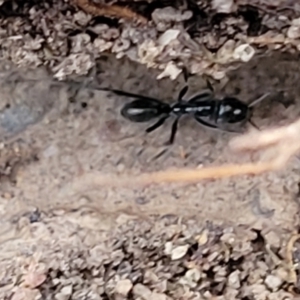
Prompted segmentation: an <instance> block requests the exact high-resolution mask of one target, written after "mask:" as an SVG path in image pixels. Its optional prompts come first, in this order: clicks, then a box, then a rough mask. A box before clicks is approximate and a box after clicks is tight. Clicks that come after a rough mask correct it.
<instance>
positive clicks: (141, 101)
mask: <svg viewBox="0 0 300 300" xmlns="http://www.w3.org/2000/svg"><path fill="white" fill-rule="evenodd" d="M207 84H208V89H206V90H203V91H202V92H201V93H199V94H197V95H195V96H193V97H191V98H190V99H188V100H184V99H183V97H184V96H185V94H186V93H187V91H188V86H185V87H183V88H182V89H181V91H180V92H179V95H178V97H177V101H176V102H175V103H174V104H171V105H170V104H167V103H165V102H163V101H161V100H158V99H155V98H151V97H147V96H143V95H139V94H133V93H129V92H125V91H121V90H115V89H109V88H101V90H103V91H110V92H114V93H115V94H117V95H120V96H126V97H131V98H136V100H134V101H132V102H130V103H127V104H125V105H124V106H123V108H122V109H121V115H122V116H123V117H124V118H126V119H128V120H130V121H132V122H148V121H151V120H153V119H157V118H159V117H160V118H159V119H158V121H157V122H156V123H154V124H153V125H152V126H150V127H149V128H147V129H146V132H147V133H149V132H152V131H154V130H156V129H157V128H159V127H160V126H162V125H163V124H164V122H165V121H166V120H167V119H168V118H169V117H170V116H171V115H174V116H175V121H174V122H173V125H172V130H171V136H170V140H169V143H170V144H173V142H174V140H175V135H176V132H177V128H178V122H179V119H180V118H181V117H182V116H183V115H191V116H192V117H194V119H195V120H196V121H197V122H199V123H200V124H202V125H204V126H206V127H210V128H215V129H220V130H223V131H227V132H239V131H237V130H232V129H228V128H224V126H226V125H228V124H233V123H246V122H249V123H251V124H252V126H254V127H255V128H257V126H256V125H255V124H254V123H253V122H252V121H251V120H250V119H251V117H252V113H253V106H254V105H256V104H257V103H258V102H260V101H262V100H263V99H265V98H266V96H267V95H268V94H265V95H263V96H262V97H260V98H258V99H257V100H255V101H253V102H252V103H251V104H249V105H247V104H246V103H243V102H242V101H240V100H239V99H237V98H235V97H228V96H226V97H224V98H223V99H216V98H214V96H213V92H214V90H213V87H212V85H211V84H210V82H209V81H207ZM205 118H207V119H208V121H206V120H205ZM257 129H258V128H257Z"/></svg>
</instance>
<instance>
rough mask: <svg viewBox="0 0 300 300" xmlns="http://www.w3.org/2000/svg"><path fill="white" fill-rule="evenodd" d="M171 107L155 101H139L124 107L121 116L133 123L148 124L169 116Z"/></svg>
mask: <svg viewBox="0 0 300 300" xmlns="http://www.w3.org/2000/svg"><path fill="white" fill-rule="evenodd" d="M169 112H170V106H169V105H167V104H165V103H162V102H160V101H154V100H153V99H149V100H146V99H141V100H139V99H137V100H135V101H132V102H130V103H127V104H125V105H124V107H123V108H122V110H121V115H122V116H123V117H124V118H126V119H128V120H130V121H132V122H148V121H150V120H152V119H154V118H157V117H159V116H161V115H162V114H163V113H166V114H169Z"/></svg>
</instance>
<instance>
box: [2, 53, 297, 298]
mask: <svg viewBox="0 0 300 300" xmlns="http://www.w3.org/2000/svg"><path fill="white" fill-rule="evenodd" d="M0 68H1V74H0V75H1V78H0V79H1V89H0V92H1V97H0V99H1V100H0V106H1V113H0V132H1V138H2V142H1V144H0V151H1V154H0V173H1V195H0V196H1V199H0V214H1V217H0V222H1V227H0V233H1V234H0V240H1V244H0V249H1V250H0V269H1V270H2V271H1V274H0V295H1V299H14V300H16V299H127V298H128V299H244V300H245V299H296V298H293V297H297V292H298V291H299V290H298V279H297V274H298V270H297V265H296V263H297V255H299V253H298V250H295V249H293V246H294V243H295V242H296V241H297V238H298V236H297V235H296V234H297V233H298V228H299V196H298V192H299V191H298V183H299V182H300V172H299V170H300V160H299V159H298V158H297V157H296V158H295V159H293V160H292V161H291V163H290V165H289V166H288V167H287V168H286V169H285V170H284V171H281V172H277V173H269V174H266V175H263V176H258V177H251V176H243V177H239V178H234V179H226V180H216V181H206V182H200V183H198V184H194V185H182V184H181V185H179V184H162V185H159V186H157V185H156V186H152V185H150V186H147V187H139V186H138V185H134V183H133V185H132V186H129V187H117V185H116V184H115V183H111V184H109V182H106V183H105V184H102V185H101V183H99V184H91V182H87V178H89V179H90V178H93V176H97V174H101V175H103V176H109V175H111V174H122V175H127V176H128V177H130V176H131V175H132V174H142V173H144V172H149V171H157V170H165V169H169V168H178V167H192V168H196V167H201V166H207V165H218V164H221V163H225V162H241V161H245V160H248V161H249V160H252V159H253V157H250V156H247V155H239V156H237V155H236V154H233V153H231V152H230V151H229V149H228V147H227V144H228V141H229V140H230V139H231V138H232V137H233V136H234V135H235V134H230V133H226V132H221V131H214V130H209V129H206V128H204V127H202V126H200V125H199V124H198V123H196V122H195V120H192V119H190V118H183V119H182V120H181V122H180V124H179V129H178V134H177V137H176V141H175V143H174V145H172V146H167V145H166V141H168V139H169V136H170V132H171V123H172V122H171V121H168V122H166V123H165V124H164V125H163V126H162V127H161V128H160V129H158V130H156V131H154V132H153V133H150V134H145V129H146V128H147V126H148V124H137V123H130V122H129V121H127V120H125V119H123V118H122V116H121V115H120V112H119V111H120V108H121V107H122V105H124V103H126V101H130V99H126V98H125V97H121V96H115V95H111V94H109V93H106V92H103V91H96V90H94V89H92V88H90V83H91V82H92V83H93V84H98V85H101V86H106V87H107V86H110V87H114V88H118V89H123V90H126V91H131V92H132V91H134V92H136V93H141V94H143V95H149V96H152V97H159V98H161V99H166V101H172V99H175V98H176V97H177V93H178V92H179V90H180V89H181V88H182V86H183V85H184V80H183V78H181V77H180V78H179V79H178V80H177V81H169V80H167V79H164V80H161V81H157V79H156V77H157V74H158V73H156V72H154V71H153V72H152V71H149V70H147V69H146V68H145V67H143V66H141V65H137V64H134V63H132V62H129V61H128V60H126V59H124V60H116V59H114V58H113V57H111V56H109V55H108V56H102V57H101V59H100V60H99V61H98V63H97V68H96V72H95V74H93V77H90V78H76V81H75V79H74V81H71V80H70V81H68V82H54V81H53V80H52V79H51V76H50V75H48V74H47V72H46V71H45V70H43V69H37V70H34V71H29V70H22V69H16V68H15V67H13V66H12V65H11V64H9V63H6V62H2V65H1V66H0ZM299 69H300V64H299V58H298V56H294V57H293V56H292V55H284V54H279V53H271V54H270V55H269V56H264V57H260V58H256V59H254V60H252V61H251V63H249V64H245V65H244V66H243V68H240V69H238V70H235V71H234V72H232V73H230V74H229V78H230V80H229V82H228V83H227V85H226V86H221V85H220V84H217V83H213V85H214V88H215V89H216V93H217V94H219V95H225V94H228V95H233V94H234V95H236V96H238V97H239V98H240V99H243V100H244V101H245V102H248V103H249V102H251V101H253V100H254V99H256V98H258V97H260V96H261V95H263V94H264V93H266V92H270V93H271V94H270V96H269V97H268V98H267V99H266V100H265V101H263V102H262V103H260V104H259V106H257V107H256V108H255V113H254V117H253V121H254V122H255V123H256V124H257V125H258V126H259V127H260V128H264V127H267V126H270V125H274V124H276V125H278V124H286V123H289V122H291V121H292V120H294V119H296V118H298V117H299V112H300V97H299V95H300V87H299V85H298V82H299V74H300V73H299ZM189 82H190V91H189V95H192V94H193V93H195V92H196V91H199V90H201V89H202V88H205V81H204V80H203V79H202V78H199V77H191V78H190V79H189ZM95 182H96V181H95ZM289 241H290V243H288V242H289ZM294 264H295V266H296V267H295V266H294ZM295 268H296V269H295ZM4 271H5V272H4ZM11 297H12V298H11Z"/></svg>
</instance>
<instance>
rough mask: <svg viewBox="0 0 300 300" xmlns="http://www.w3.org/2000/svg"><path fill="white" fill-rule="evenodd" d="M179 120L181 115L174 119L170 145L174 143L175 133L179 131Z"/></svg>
mask: <svg viewBox="0 0 300 300" xmlns="http://www.w3.org/2000/svg"><path fill="white" fill-rule="evenodd" d="M178 121H179V117H178V118H176V120H175V121H174V123H173V125H172V131H171V137H170V141H169V143H170V145H171V144H173V143H174V140H175V135H176V132H177V128H178Z"/></svg>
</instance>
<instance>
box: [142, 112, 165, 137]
mask: <svg viewBox="0 0 300 300" xmlns="http://www.w3.org/2000/svg"><path fill="white" fill-rule="evenodd" d="M167 118H169V116H166V117H162V118H161V119H159V120H158V121H157V122H156V123H155V124H153V125H152V126H150V127H149V128H147V129H146V132H147V133H149V132H152V131H154V130H155V129H157V128H158V127H160V126H161V125H163V124H164V123H165V121H166V119H167Z"/></svg>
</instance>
